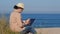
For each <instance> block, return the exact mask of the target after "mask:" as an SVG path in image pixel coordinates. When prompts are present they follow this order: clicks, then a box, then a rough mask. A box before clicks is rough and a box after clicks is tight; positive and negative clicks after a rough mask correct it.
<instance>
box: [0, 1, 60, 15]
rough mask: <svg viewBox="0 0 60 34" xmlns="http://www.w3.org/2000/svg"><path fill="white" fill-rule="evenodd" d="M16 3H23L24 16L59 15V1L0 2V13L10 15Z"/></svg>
mask: <svg viewBox="0 0 60 34" xmlns="http://www.w3.org/2000/svg"><path fill="white" fill-rule="evenodd" d="M17 3H24V5H25V8H24V11H23V13H26V14H31V13H32V14H44V13H46V14H60V0H0V13H10V12H12V11H13V6H14V5H16V4H17Z"/></svg>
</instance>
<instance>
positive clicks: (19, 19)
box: [16, 14, 23, 27]
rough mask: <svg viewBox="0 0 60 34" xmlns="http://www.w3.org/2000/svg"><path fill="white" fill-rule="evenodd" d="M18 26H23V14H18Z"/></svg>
mask: <svg viewBox="0 0 60 34" xmlns="http://www.w3.org/2000/svg"><path fill="white" fill-rule="evenodd" d="M16 17H17V19H16V20H17V25H18V26H19V27H22V26H23V23H22V18H21V14H17V16H16Z"/></svg>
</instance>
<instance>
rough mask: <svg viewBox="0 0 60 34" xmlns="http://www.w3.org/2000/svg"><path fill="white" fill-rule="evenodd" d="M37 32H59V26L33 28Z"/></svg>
mask: <svg viewBox="0 0 60 34" xmlns="http://www.w3.org/2000/svg"><path fill="white" fill-rule="evenodd" d="M35 30H36V31H37V34H60V28H35Z"/></svg>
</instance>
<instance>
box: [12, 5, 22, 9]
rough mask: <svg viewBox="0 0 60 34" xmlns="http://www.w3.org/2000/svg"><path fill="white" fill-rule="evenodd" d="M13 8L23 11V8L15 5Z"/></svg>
mask: <svg viewBox="0 0 60 34" xmlns="http://www.w3.org/2000/svg"><path fill="white" fill-rule="evenodd" d="M13 8H14V9H23V8H21V7H18V6H16V5H15V6H14V7H13Z"/></svg>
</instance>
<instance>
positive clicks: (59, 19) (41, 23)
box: [0, 14, 60, 28]
mask: <svg viewBox="0 0 60 34" xmlns="http://www.w3.org/2000/svg"><path fill="white" fill-rule="evenodd" d="M4 16H5V17H6V18H7V20H9V17H10V14H4ZM0 17H1V14H0ZM28 18H31V19H35V21H34V22H33V24H32V25H31V26H32V27H35V28H53V27H60V14H22V20H26V19H28Z"/></svg>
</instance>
